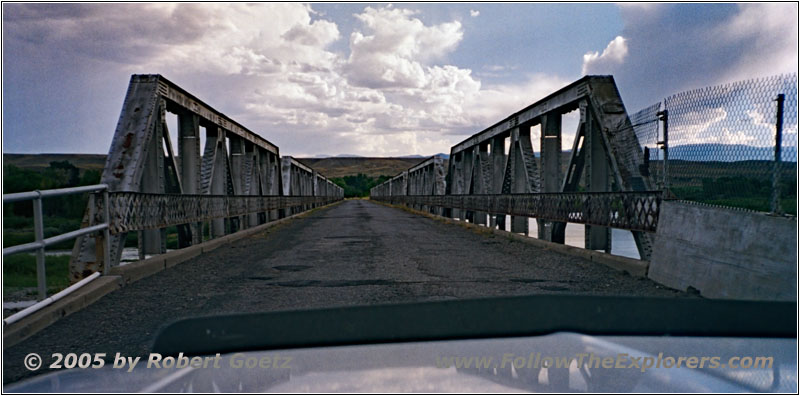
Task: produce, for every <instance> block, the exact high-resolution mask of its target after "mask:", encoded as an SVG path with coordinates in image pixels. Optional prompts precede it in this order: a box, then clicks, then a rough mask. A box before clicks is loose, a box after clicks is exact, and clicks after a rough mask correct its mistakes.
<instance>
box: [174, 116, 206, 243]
mask: <svg viewBox="0 0 800 396" xmlns="http://www.w3.org/2000/svg"><path fill="white" fill-rule="evenodd" d="M178 151H179V152H180V158H179V159H180V175H181V187H182V189H183V191H181V193H183V194H198V193H200V184H199V180H200V161H201V159H200V117H199V116H197V115H196V114H191V113H188V112H180V113H178ZM202 227H203V224H202V223H192V224H191V225H190V226H189V235H185V234H183V233H179V234H178V246H179V247H186V246H189V245H196V244H198V243H200V242H202V241H203V238H202V231H203V228H202ZM187 237H188V238H189V240H186V239H187Z"/></svg>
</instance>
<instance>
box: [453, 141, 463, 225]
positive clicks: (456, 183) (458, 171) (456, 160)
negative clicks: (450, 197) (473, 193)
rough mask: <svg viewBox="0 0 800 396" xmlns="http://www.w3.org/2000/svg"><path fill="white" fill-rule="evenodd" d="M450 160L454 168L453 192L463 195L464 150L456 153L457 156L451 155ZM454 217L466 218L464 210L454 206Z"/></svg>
mask: <svg viewBox="0 0 800 396" xmlns="http://www.w3.org/2000/svg"><path fill="white" fill-rule="evenodd" d="M450 161H451V162H452V163H453V165H452V167H451V169H452V170H453V178H452V181H453V189H452V190H451V193H452V194H454V195H462V194H464V152H463V151H462V152H458V153H455V157H451V158H450ZM453 218H459V219H461V220H464V211H462V210H461V209H458V208H453Z"/></svg>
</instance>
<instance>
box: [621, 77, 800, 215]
mask: <svg viewBox="0 0 800 396" xmlns="http://www.w3.org/2000/svg"><path fill="white" fill-rule="evenodd" d="M631 123H632V124H633V125H634V129H635V131H636V135H637V137H638V138H639V142H640V144H641V145H642V148H643V150H645V156H648V154H649V164H648V165H647V166H646V168H647V169H646V170H645V171H646V172H647V173H649V179H650V181H651V184H652V186H653V187H655V188H666V189H668V190H669V191H670V194H672V195H673V196H675V197H677V198H679V199H685V200H690V201H696V202H703V203H708V204H714V205H722V206H731V207H738V208H746V209H752V210H758V211H764V212H770V211H772V212H781V213H790V214H795V215H796V200H797V195H796V190H797V75H796V74H791V75H780V76H773V77H768V78H761V79H753V80H747V81H740V82H735V83H731V84H725V85H718V86H713V87H707V88H701V89H696V90H692V91H687V92H682V93H679V94H676V95H672V96H670V97H668V98H666V99H665V100H664V101H663V103H658V104H656V105H653V106H650V107H647V108H645V109H643V110H642V111H640V112H638V113H636V114H633V115H632V116H631ZM779 129H780V133H778V131H779ZM665 132H666V133H665ZM665 135H666V136H665ZM779 135H780V136H779ZM778 142H780V143H778ZM776 144H779V145H780V146H779V147H780V150H776ZM665 148H666V150H665ZM778 153H779V154H778ZM665 157H666V158H667V161H666V162H665V161H664V158H665ZM665 175H666V177H665Z"/></svg>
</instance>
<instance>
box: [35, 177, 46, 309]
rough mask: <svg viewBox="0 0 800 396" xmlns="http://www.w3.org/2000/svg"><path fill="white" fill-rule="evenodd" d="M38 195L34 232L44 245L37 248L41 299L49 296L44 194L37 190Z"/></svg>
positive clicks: (37, 280) (37, 273)
mask: <svg viewBox="0 0 800 396" xmlns="http://www.w3.org/2000/svg"><path fill="white" fill-rule="evenodd" d="M36 192H37V193H38V195H39V196H38V197H36V199H34V200H33V232H34V237H35V238H36V242H37V243H40V244H42V245H40V246H39V248H38V249H36V284H37V286H38V289H39V301H42V300H44V299H45V298H47V277H46V276H45V275H46V274H45V265H44V219H42V194H41V193H39V190H36Z"/></svg>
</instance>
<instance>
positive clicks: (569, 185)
mask: <svg viewBox="0 0 800 396" xmlns="http://www.w3.org/2000/svg"><path fill="white" fill-rule="evenodd" d="M576 110H577V111H579V123H578V128H577V131H576V134H575V140H574V142H573V144H572V150H571V152H570V157H569V160H568V163H567V164H566V166H563V164H562V161H563V160H562V148H561V147H562V143H561V140H562V116H563V115H564V114H566V113H570V112H573V111H576ZM534 129H535V130H537V131H538V137H539V139H540V145H539V146H540V153H539V155H538V156H537V155H536V153H534V148H533V141H532V135H533V133H532V131H533V130H534ZM643 164H644V154H643V152H642V149H641V147H640V145H639V142H638V140H637V138H636V134H635V133H634V130H633V126H632V125H631V122H630V119H629V118H628V115H627V113H626V111H625V107H624V105H623V103H622V98H621V97H620V95H619V92H618V90H617V87H616V84H615V83H614V79H613V77H611V76H586V77H584V78H581V79H580V80H578V81H575V82H574V83H572V84H569V85H568V86H566V87H564V88H562V89H560V90H558V91H556V92H554V93H552V94H551V95H549V96H547V97H545V98H544V99H542V100H540V101H538V102H536V103H534V104H532V105H530V106H527V107H525V108H524V109H522V110H520V111H518V112H516V113H514V114H512V115H511V116H509V117H506V118H505V119H503V120H502V121H500V122H498V123H496V124H494V125H492V126H491V127H489V128H486V129H485V130H483V131H481V132H479V133H477V134H475V135H473V136H471V137H469V138H468V139H466V140H464V141H462V142H460V143H458V144H457V145H455V146H453V147H452V148H451V150H450V159H449V164H448V166H447V175H446V188H445V189H444V191H443V192H429V191H433V190H432V189H430V186H428V187H427V188H425V192H423V193H418V192H416V191H417V190H412V189H411V187H407V188H406V189H404V190H403V189H402V187H401V189H397V188H394V186H395V185H396V184H395V183H394V180H395V179H397V177H396V178H394V179H392V180H390V181H387V182H386V183H384V184H383V185H380V186H376V187H375V188H374V189H373V191H372V193H371V198H373V199H376V200H383V201H388V202H392V203H402V204H406V205H412V206H418V207H433V208H437V209H436V210H440V211H442V213H444V214H445V215H448V216H451V217H454V218H459V219H465V220H469V221H471V222H474V223H476V224H484V225H486V224H487V221H488V223H489V224H488V225H489V226H490V227H500V228H505V218H506V215H511V225H510V228H511V231H512V232H517V233H526V234H527V233H528V218H530V217H533V218H536V220H537V223H538V224H537V225H538V227H537V229H538V237H539V238H540V239H544V240H547V241H551V242H556V243H564V239H565V229H566V223H568V222H573V223H582V224H586V225H587V226H586V235H585V245H586V248H588V249H596V250H605V251H607V252H610V251H611V233H610V229H609V228H610V227H613V228H622V229H627V230H630V231H632V232H633V235H634V240H635V241H636V245H637V248H638V250H639V254H640V256H641V257H642V259H644V260H647V259H649V257H650V254H651V251H652V247H651V245H652V242H651V235H650V234H649V233H651V232H654V231H655V227H656V225H657V221H658V212H659V206H660V202H661V198H662V193H661V192H660V191H652V186H654V185H655V184H654V183H653V182H652V181H651V180H650V179H649V177H646V176H643V175H642V174H641V172H640V169H642V166H643ZM441 172H443V170H441ZM398 177H399V176H398ZM387 183H388V184H390V185H391V187H389V188H387V186H386V184H387ZM428 183H431V182H428ZM397 185H399V184H397ZM400 186H401V185H400Z"/></svg>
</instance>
